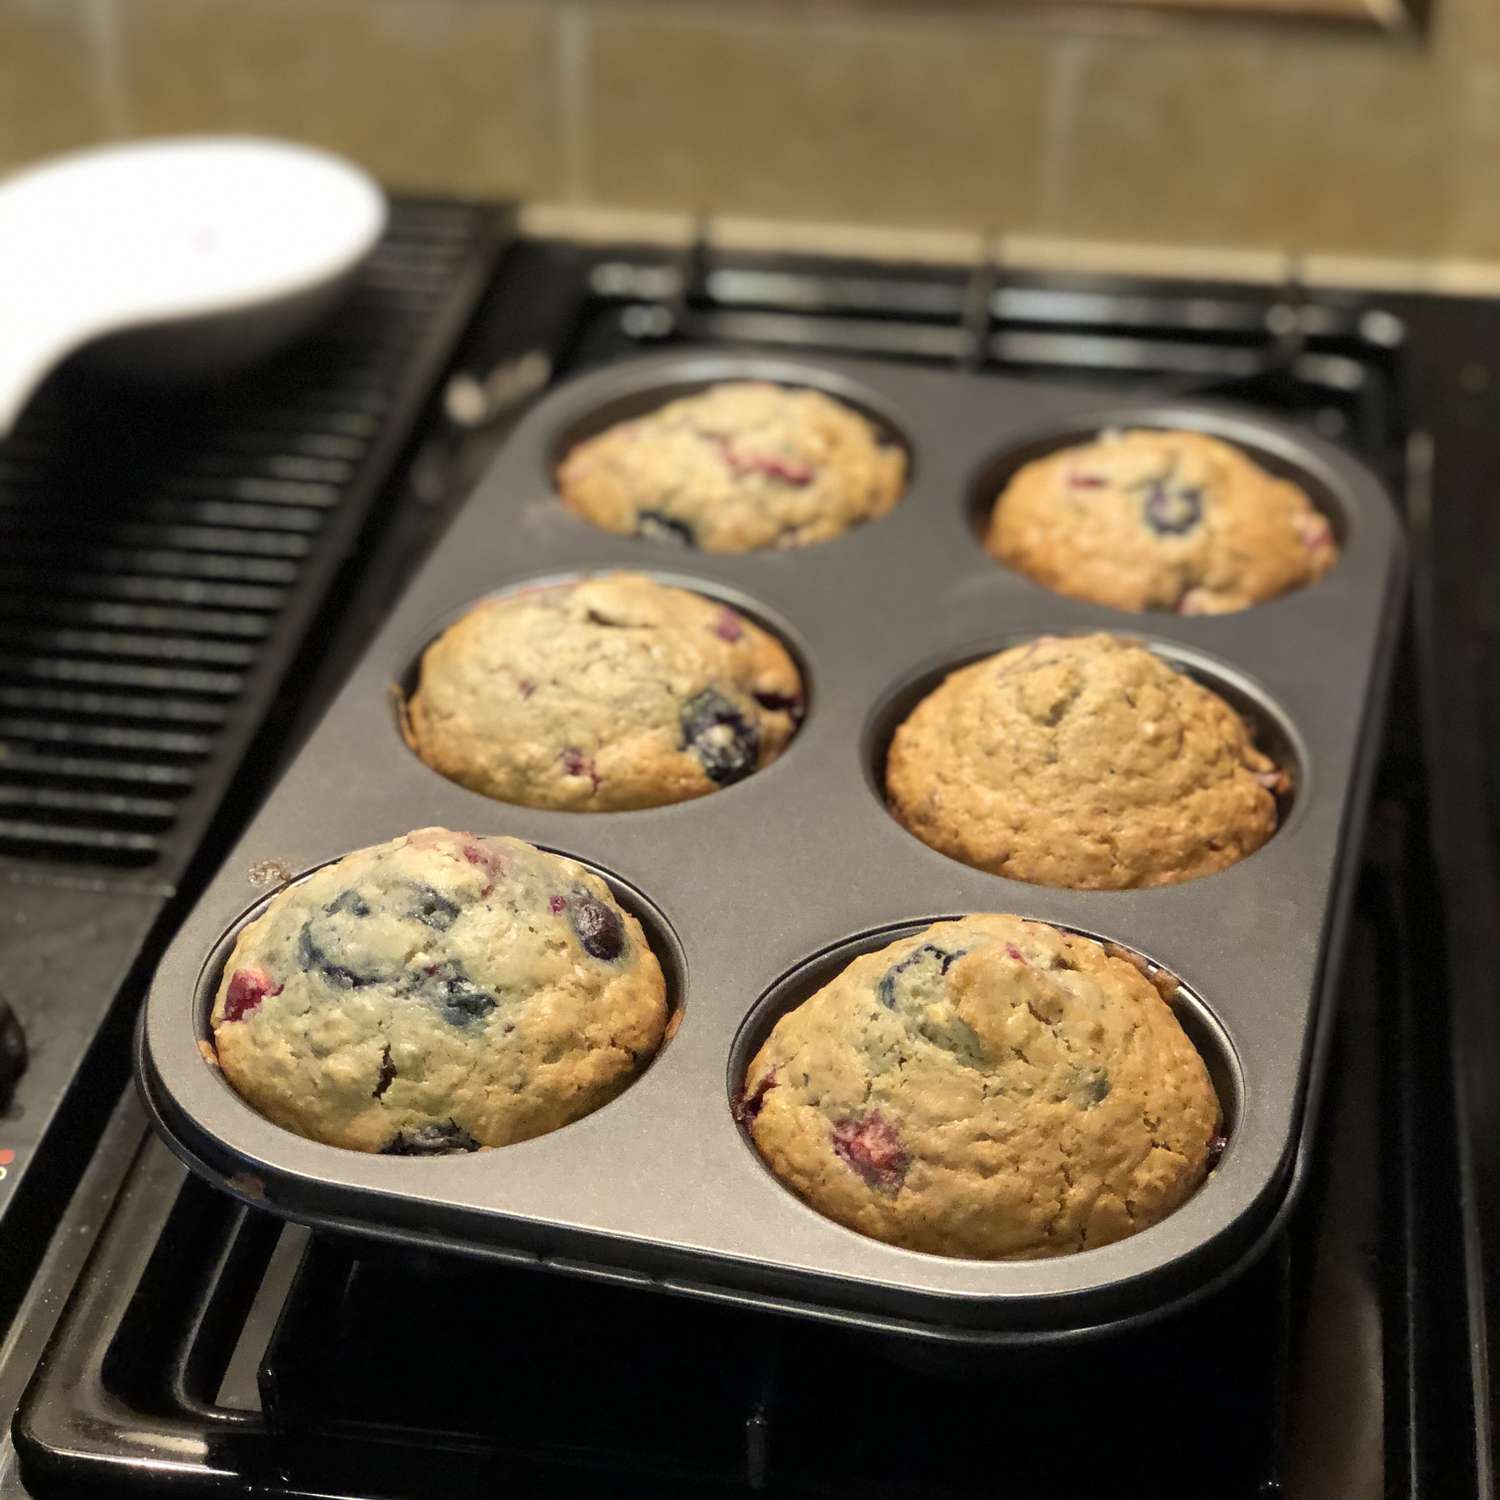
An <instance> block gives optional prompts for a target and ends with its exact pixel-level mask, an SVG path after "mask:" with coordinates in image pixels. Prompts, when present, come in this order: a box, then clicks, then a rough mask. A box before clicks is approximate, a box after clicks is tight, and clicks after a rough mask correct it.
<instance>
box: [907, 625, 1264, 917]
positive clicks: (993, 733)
mask: <svg viewBox="0 0 1500 1500" xmlns="http://www.w3.org/2000/svg"><path fill="white" fill-rule="evenodd" d="M1288 784H1289V783H1288V781H1287V778H1286V776H1285V773H1284V772H1282V771H1280V770H1278V769H1277V767H1276V766H1275V765H1273V764H1272V762H1271V760H1270V759H1269V758H1268V757H1267V756H1265V755H1263V754H1261V752H1260V751H1259V750H1257V749H1256V748H1255V746H1254V745H1253V744H1252V743H1251V738H1250V731H1249V729H1248V728H1247V727H1246V725H1245V721H1244V720H1243V719H1241V718H1240V716H1239V715H1238V714H1237V713H1236V712H1235V711H1234V710H1233V709H1232V708H1231V707H1230V706H1229V705H1228V704H1227V703H1225V702H1224V700H1223V699H1222V698H1220V697H1219V696H1218V695H1217V694H1216V693H1212V692H1210V691H1209V690H1208V689H1207V688H1206V687H1203V686H1202V685H1201V684H1199V683H1197V682H1194V681H1193V679H1192V678H1191V677H1188V676H1186V675H1184V674H1183V673H1181V672H1178V671H1175V670H1174V669H1173V668H1172V667H1170V666H1168V665H1167V663H1166V662H1164V661H1162V660H1161V658H1160V657H1158V656H1153V655H1152V653H1151V652H1149V651H1146V650H1143V649H1142V648H1141V647H1140V646H1137V645H1134V644H1132V643H1131V642H1129V641H1126V640H1120V639H1117V638H1116V637H1114V636H1108V635H1090V636H1075V637H1057V636H1043V637H1041V638H1040V639H1039V640H1035V641H1032V642H1031V643H1030V644H1029V645H1026V646H1017V647H1015V648H1013V649H1012V650H1009V651H1002V652H1000V653H999V655H997V656H991V657H987V658H985V660H983V661H978V662H975V663H973V665H971V666H967V667H963V668H961V669H960V670H959V671H957V672H954V673H952V674H951V675H950V676H949V677H948V678H947V679H946V680H945V681H944V682H943V683H942V685H941V686H940V687H938V688H937V689H935V690H934V691H933V692H932V693H930V694H929V695H928V696H927V697H926V698H924V699H923V700H922V702H921V703H919V704H918V705H917V707H916V708H915V709H914V710H913V711H912V713H911V714H910V716H909V717H908V718H907V719H906V721H905V722H904V723H903V724H902V725H901V726H900V728H898V729H897V730H896V734H895V737H894V738H893V740H892V741H891V749H890V754H889V756H888V757H887V760H886V793H887V795H888V797H889V800H890V806H891V810H892V812H894V813H895V815H896V817H897V818H898V819H899V820H900V821H901V822H902V823H903V824H904V825H905V826H906V828H908V829H909V830H910V831H911V832H912V833H914V834H915V835H916V836H917V837H918V838H919V839H921V840H922V842H923V843H925V844H930V845H931V846H932V847H933V848H934V849H937V850H940V851H941V852H942V853H944V854H948V855H951V856H952V857H953V858H954V859H959V860H962V861H963V862H964V863H965V864H967V865H974V866H975V867H977V868H978V869H981V870H989V871H990V872H991V873H993V874H995V875H1005V876H1008V877H1009V878H1010V879H1012V880H1026V881H1030V882H1031V883H1033V884H1035V885H1053V886H1070V887H1072V888H1074V889H1090V890H1123V889H1126V888H1128V887H1132V886H1152V885H1170V884H1172V883H1174V882H1176V881H1180V880H1192V879H1194V878H1195V877H1196V876H1199V875H1208V874H1210V873H1212V872H1213V871H1215V870H1222V869H1223V868H1224V867H1225V866H1226V865H1231V864H1233V863H1234V862H1235V861H1236V860H1239V859H1243V858H1244V857H1245V856H1246V855H1247V854H1252V853H1254V851H1255V850H1257V849H1259V848H1260V846H1261V845H1262V844H1264V843H1265V842H1266V840H1267V839H1268V838H1270V837H1271V835H1272V833H1274V832H1275V830H1276V795H1275V794H1276V793H1277V792H1279V791H1283V790H1286V789H1287V787H1288Z"/></svg>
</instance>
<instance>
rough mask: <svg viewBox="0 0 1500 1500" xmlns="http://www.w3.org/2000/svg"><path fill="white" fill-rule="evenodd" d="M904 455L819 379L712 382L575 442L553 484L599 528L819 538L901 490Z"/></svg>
mask: <svg viewBox="0 0 1500 1500" xmlns="http://www.w3.org/2000/svg"><path fill="white" fill-rule="evenodd" d="M905 479H906V455H905V454H904V453H903V452H902V450H901V449H900V448H898V447H896V446H894V445H892V444H886V443H884V442H882V440H881V434H880V431H879V429H877V428H876V427H875V425H874V424H873V423H872V422H869V421H867V420H866V419H865V418H864V417H862V416H860V414H859V413H858V412H856V411H854V410H853V409H852V408H850V407H848V406H845V405H844V404H843V403H842V402H840V401H835V400H833V399H832V398H831V397H829V396H825V395H823V394H822V393H821V392H819V391H811V390H792V389H789V388H787V387H786V386H779V385H770V384H768V383H766V382H764V381H734V382H731V383H729V384H726V385H715V386H710V387H709V388H708V389H707V390H706V391H703V392H701V393H700V394H698V395H696V396H686V397H684V398H683V399H681V400H679V401H672V402H669V403H668V404H667V405H666V406H663V407H661V408H660V409H659V410H658V411H653V412H650V413H648V414H647V415H646V416H644V417H637V418H636V419H635V420H633V421H629V422H620V423H618V424H617V425H616V426H614V427H611V428H609V429H608V430H607V431H605V432H602V433H600V434H599V435H598V436H597V437H593V438H589V439H588V440H587V441H586V442H582V443H580V444H578V446H577V447H576V448H574V449H573V450H572V451H571V452H570V453H569V454H568V455H567V457H566V458H565V459H564V460H563V463H562V466H561V468H560V469H559V470H558V475H557V484H558V490H559V492H560V493H561V495H562V500H563V504H564V505H566V506H567V507H568V508H569V509H570V510H572V511H576V512H577V513H578V514H579V515H580V516H582V517H583V518H584V520H586V521H589V522H591V523H592V524H593V525H595V526H598V527H599V528H601V530H604V531H618V532H623V533H625V534H627V535H635V536H645V537H651V538H654V539H656V540H659V541H675V542H680V543H686V544H687V545H688V546H693V547H702V548H703V549H704V551H706V552H753V551H755V550H756V549H757V548H760V547H806V546H808V545H809V544H810V543H813V542H826V541H827V540H828V539H829V538H830V537H835V536H838V535H839V533H840V532H842V531H847V530H848V529H849V527H851V526H854V525H856V524H857V523H858V522H860V521H871V520H874V519H875V518H876V517H877V516H883V515H884V514H885V513H886V512H887V511H888V510H890V508H891V507H892V506H893V505H895V503H896V501H897V500H898V499H900V497H901V490H902V486H903V484H904V483H905Z"/></svg>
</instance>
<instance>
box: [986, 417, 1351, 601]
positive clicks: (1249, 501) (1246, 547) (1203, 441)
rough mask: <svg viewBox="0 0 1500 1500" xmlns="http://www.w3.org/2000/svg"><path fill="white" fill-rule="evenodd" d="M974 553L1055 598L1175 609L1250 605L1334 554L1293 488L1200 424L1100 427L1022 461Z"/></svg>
mask: <svg viewBox="0 0 1500 1500" xmlns="http://www.w3.org/2000/svg"><path fill="white" fill-rule="evenodd" d="M985 548H986V550H987V551H988V552H989V553H990V554H991V555H992V556H994V557H996V558H998V559H999V560H1000V561H1001V562H1003V563H1008V564H1009V565H1010V566H1011V567H1013V568H1015V569H1017V570H1018V571H1019V572H1022V573H1024V574H1026V576H1027V577H1028V578H1032V579H1035V581H1036V582H1037V583H1040V584H1045V585H1046V587H1048V588H1049V589H1053V590H1055V591H1056V592H1057V593H1059V594H1069V595H1071V596H1072V597H1073V598H1075V599H1089V600H1092V601H1093V602H1094V603H1095V604H1109V605H1113V606H1114V607H1115V608H1116V609H1133V610H1147V609H1170V610H1176V611H1177V612H1178V613H1179V614H1185V615H1209V614H1225V613H1227V612H1229V611H1231V610H1237V609H1248V608H1249V607H1250V606H1251V605H1252V604H1259V603H1261V602H1262V601H1263V600H1266V599H1274V598H1275V597H1276V596H1277V595H1278V594H1284V593H1286V592H1287V590H1288V589H1295V588H1300V587H1302V586H1303V585H1304V584H1308V583H1312V582H1314V581H1315V580H1316V579H1319V578H1321V577H1322V576H1323V575H1324V574H1325V573H1326V572H1327V571H1328V570H1329V569H1330V568H1331V567H1332V566H1333V565H1334V563H1335V562H1337V561H1338V545H1337V543H1336V542H1335V541H1334V537H1333V528H1332V527H1331V526H1330V525H1329V524H1328V520H1327V518H1326V517H1324V516H1323V515H1322V514H1320V513H1319V512H1318V511H1317V510H1316V509H1315V508H1314V506H1313V504H1312V502H1311V501H1310V500H1309V499H1308V498H1307V496H1306V495H1305V494H1304V493H1303V492H1302V491H1301V490H1300V489H1298V487H1297V486H1296V485H1295V484H1292V483H1290V482H1289V481H1287V480H1285V479H1277V478H1276V477H1275V476H1273V475H1271V474H1268V473H1266V471H1265V470H1264V469H1262V468H1261V467H1260V466H1259V465H1258V464H1256V463H1254V462H1252V461H1251V459H1250V458H1248V457H1247V456H1246V455H1245V454H1244V453H1242V452H1241V451H1240V450H1239V449H1238V448H1234V447H1231V446H1230V445H1229V444H1228V443H1224V442H1220V440H1219V439H1218V438H1214V437H1208V436H1206V435H1205V434H1204V433H1201V432H1155V431H1151V432H1146V431H1142V432H1106V433H1102V434H1101V435H1100V436H1099V437H1098V438H1096V439H1095V440H1094V441H1093V442H1091V443H1084V444H1082V445H1081V446H1079V447H1076V448H1065V449H1063V450H1062V451H1061V452H1058V453H1052V454H1049V455H1048V456H1047V457H1046V458H1039V459H1037V460H1036V461H1035V462H1034V463H1029V464H1027V465H1026V466H1025V468H1023V469H1021V470H1020V471H1019V472H1018V473H1017V474H1016V475H1015V476H1014V477H1013V478H1012V479H1011V481H1010V483H1009V484H1007V485H1006V487H1005V490H1004V491H1003V493H1002V494H1001V495H1000V498H999V499H998V500H996V501H995V508H994V511H993V512H992V513H991V516H990V524H989V531H988V533H987V535H986V537H985Z"/></svg>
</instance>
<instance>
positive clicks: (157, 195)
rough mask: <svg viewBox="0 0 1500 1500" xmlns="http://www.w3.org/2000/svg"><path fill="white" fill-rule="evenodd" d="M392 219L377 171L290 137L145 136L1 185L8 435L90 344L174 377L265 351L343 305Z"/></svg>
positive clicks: (133, 365)
mask: <svg viewBox="0 0 1500 1500" xmlns="http://www.w3.org/2000/svg"><path fill="white" fill-rule="evenodd" d="M385 221H386V203H385V197H384V195H383V194H382V193H381V191H380V188H379V187H378V186H377V185H376V183H375V182H374V180H373V179H372V178H371V177H370V176H369V175H368V174H367V173H365V172H363V171H361V170H360V169H359V168H357V167H355V166H352V165H351V164H350V163H348V162H345V161H341V160H340V159H339V158H337V157H334V156H330V155H328V154H327V153H325V152H322V151H317V150H313V149H311V148H309V147H305V146H297V145H292V144H289V143H285V142H280V141H265V140H254V139H248V138H235V137H185V138H180V139H175V140H171V139H169V140H161V141H144V142H138V143H134V144H130V145H125V146H110V147H104V148H101V149H98V150H92V151H82V152H78V153H75V154H72V155H69V156H65V157H59V158H57V159H55V160H53V161H50V162H46V163H43V164H42V165H40V166H37V167H33V168H30V169H28V170H25V171H22V172H20V173H17V174H16V175H14V176H12V177H10V178H8V179H6V180H5V181H4V182H0V438H3V437H4V436H5V434H6V433H7V432H8V431H9V430H10V428H11V426H12V425H13V424H14V422H15V419H16V417H17V416H18V415H19V414H20V412H21V410H22V409H23V408H24V406H25V405H26V402H27V400H28V399H29V398H30V396H31V394H32V392H33V391H34V390H35V389H36V387H37V386H38V385H39V384H40V383H41V381H42V380H43V379H44V378H45V377H46V376H47V374H48V373H49V372H50V371H51V370H52V369H53V368H55V367H56V366H57V365H58V364H59V363H60V362H61V361H62V360H63V359H65V358H66V357H67V356H69V355H71V354H73V353H75V352H77V351H78V350H80V349H82V348H83V347H84V346H85V345H89V346H91V348H90V354H91V355H93V356H97V357H98V358H100V359H103V360H107V361H108V362H109V363H110V364H111V365H113V366H115V367H117V368H120V369H122V370H127V371H130V372H132V373H140V374H143V375H154V376H167V377H181V376H192V375H198V374H207V373H210V372H215V371H219V370H223V369H230V368H234V367H236V366H239V365H242V364H245V363H248V362H250V361H252V360H254V359H257V358H259V357H260V356H262V355H264V354H266V353H269V352H270V351H271V350H272V349H274V348H276V347H278V346H279V345H281V344H283V343H285V342H287V341H289V340H290V339H292V338H293V337H295V336H296V335H297V334H298V333H300V332H301V331H303V330H304V329H305V328H306V327H308V326H309V325H310V324H311V323H312V322H313V321H314V320H315V319H316V318H317V317H318V316H320V315H321V314H322V313H323V312H324V311H325V310H326V309H327V308H328V306H329V305H330V304H331V303H332V302H333V301H334V300H335V299H336V298H337V296H338V295H339V294H340V293H341V292H342V291H343V290H344V288H345V287H346V286H347V284H348V282H349V279H350V277H351V276H352V275H353V273H354V271H355V270H356V269H357V268H358V267H359V265H360V264H361V262H362V261H363V260H364V259H365V257H366V256H367V255H368V254H369V253H370V251H371V250H372V249H373V247H374V245H375V243H376V241H377V240H378V239H379V238H380V235H381V232H382V231H383V229H384V227H385ZM100 340H102V341H103V342H99V341H100Z"/></svg>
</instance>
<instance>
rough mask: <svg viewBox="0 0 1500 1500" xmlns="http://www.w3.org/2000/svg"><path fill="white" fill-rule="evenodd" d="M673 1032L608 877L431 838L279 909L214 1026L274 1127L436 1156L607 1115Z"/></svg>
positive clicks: (339, 875) (222, 1052)
mask: <svg viewBox="0 0 1500 1500" xmlns="http://www.w3.org/2000/svg"><path fill="white" fill-rule="evenodd" d="M666 1019H667V1002H666V985H665V982H664V980H663V978H662V972H661V966H660V965H659V964H658V963H657V961H656V956H655V954H653V953H652V951H651V949H650V948H649V947H647V945H646V940H645V938H644V936H643V935H642V933H641V928H640V924H639V923H638V922H637V921H636V920H635V918H634V917H632V916H631V915H630V914H629V913H628V912H625V911H622V910H621V909H620V907H619V905H618V904H617V903H616V902H615V899H614V897H613V896H612V895H611V894H610V890H609V887H608V886H607V885H605V883H604V882H603V881H602V880H600V879H599V878H598V876H596V875H593V874H591V873H590V872H589V871H587V870H585V869H584V868H583V866H582V865H578V864H574V863H573V861H572V860H569V859H562V858H560V857H559V856H557V855H555V854H544V853H542V852H541V851H540V850H537V849H533V848H532V847H531V845H530V844H523V843H521V842H520V841H519V840H518V839H506V838H475V837H473V836H472V835H471V834H467V833H450V832H449V831H448V830H447V829H444V828H423V829H419V830H418V831H417V832H415V833H409V834H407V835H406V836H405V837H404V838H398V839H392V840H391V841H390V843H387V844H377V845H376V846H375V847H374V848H372V849H361V850H359V851H358V852H356V853H354V854H350V855H348V856H346V857H345V858H344V859H341V860H339V861H338V863H337V864H333V865H326V866H324V867H323V868H322V869H320V870H317V871H315V872H314V873H313V874H312V875H310V876H309V877H308V878H307V879H306V880H303V881H299V882H298V883H297V884H295V885H291V886H288V887H287V888H286V889H285V890H284V891H282V892H281V893H280V894H279V895H278V896H276V898H275V899H274V900H273V901H272V902H271V903H270V905H269V906H268V907H267V908H266V910H265V912H264V914H263V915H261V916H260V917H258V918H257V919H256V920H255V921H254V922H252V923H251V924H250V925H249V926H248V927H246V928H245V930H244V931H243V932H242V933H241V934H240V936H239V941H238V942H236V943H235V945H234V952H233V953H232V954H231V955H230V958H229V962H228V963H227V964H226V965H225V968H224V979H223V981H222V983H221V984H220V986H219V993H218V998H217V999H216V1000H215V1002H214V1008H213V1016H212V1025H213V1034H214V1047H215V1049H216V1051H217V1054H218V1061H219V1066H220V1067H221V1068H222V1069H223V1072H224V1076H225V1077H226V1078H227V1079H228V1080H229V1082H230V1083H231V1084H233V1085H234V1087H235V1089H236V1090H237V1091H238V1093H239V1094H240V1095H241V1096H242V1097H243V1098H244V1099H245V1100H246V1102H247V1103H249V1104H251V1105H253V1106H254V1107H255V1108H256V1109H258V1110H259V1111H260V1112H261V1114H263V1115H265V1116H266V1118H267V1119H269V1120H273V1121H274V1122H275V1123H276V1124H278V1125H280V1126H283V1127H284V1128H285V1129H287V1130H292V1131H295V1132H296V1133H297V1134H298V1135H303V1136H307V1137H309V1138H310V1139H312V1140H315V1141H326V1142H327V1143H328V1144H329V1145H332V1146H346V1147H349V1148H350V1149H352V1150H355V1151H379V1152H383V1153H385V1154H387V1155H397V1156H428V1155H436V1154H440V1153H444V1152H450V1151H475V1150H478V1148H479V1147H481V1146H505V1145H509V1144H510V1143H511V1142H513V1141H524V1140H528V1139H530V1137H532V1136H536V1135H542V1134H544V1133H545V1132H547V1131H549V1130H556V1129H557V1128H558V1126H560V1125H566V1124H567V1123H568V1122H569V1121H570V1120H576V1119H578V1118H579V1117H580V1116H581V1115H586V1114H588V1113H589V1112H590V1111H591V1110H595V1109H598V1107H599V1106H600V1105H601V1104H603V1103H605V1102H606V1101H607V1100H609V1099H612V1098H613V1097H614V1096H615V1095H616V1094H618V1093H619V1092H620V1090H621V1089H623V1088H624V1087H625V1086H626V1084H628V1083H629V1082H630V1080H631V1079H632V1078H633V1077H634V1076H635V1075H636V1074H637V1073H638V1072H639V1071H640V1070H641V1068H642V1067H643V1066H644V1065H645V1064H646V1062H648V1061H649V1060H650V1058H651V1057H652V1055H653V1054H654V1053H655V1052H656V1050H657V1048H658V1047H659V1046H660V1045H661V1041H662V1035H663V1031H664V1028H665V1026H666Z"/></svg>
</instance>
